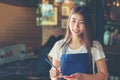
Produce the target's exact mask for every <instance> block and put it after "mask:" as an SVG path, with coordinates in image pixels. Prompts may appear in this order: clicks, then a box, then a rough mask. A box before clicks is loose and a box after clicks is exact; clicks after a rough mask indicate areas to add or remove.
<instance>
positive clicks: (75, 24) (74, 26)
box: [69, 13, 85, 36]
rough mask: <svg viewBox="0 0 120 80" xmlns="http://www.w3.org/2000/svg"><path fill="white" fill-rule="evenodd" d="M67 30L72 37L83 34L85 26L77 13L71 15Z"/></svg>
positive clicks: (81, 17)
mask: <svg viewBox="0 0 120 80" xmlns="http://www.w3.org/2000/svg"><path fill="white" fill-rule="evenodd" d="M69 28H70V31H71V34H72V36H79V35H81V34H82V33H83V32H84V29H85V24H84V18H83V16H82V15H80V14H78V13H74V14H72V16H71V18H70V22H69Z"/></svg>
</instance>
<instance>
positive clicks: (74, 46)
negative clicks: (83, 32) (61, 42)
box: [69, 37, 82, 49]
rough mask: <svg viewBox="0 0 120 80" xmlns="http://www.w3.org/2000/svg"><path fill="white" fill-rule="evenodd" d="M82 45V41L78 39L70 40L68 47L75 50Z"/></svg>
mask: <svg viewBox="0 0 120 80" xmlns="http://www.w3.org/2000/svg"><path fill="white" fill-rule="evenodd" d="M81 45H82V41H81V39H80V38H75V37H74V38H72V40H71V42H70V44H69V47H70V48H71V49H77V48H80V47H81Z"/></svg>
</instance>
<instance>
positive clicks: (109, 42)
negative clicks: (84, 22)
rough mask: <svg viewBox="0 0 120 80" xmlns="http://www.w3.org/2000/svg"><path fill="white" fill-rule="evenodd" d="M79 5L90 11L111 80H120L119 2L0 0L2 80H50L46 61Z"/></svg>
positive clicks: (106, 0)
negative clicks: (71, 13)
mask: <svg viewBox="0 0 120 80" xmlns="http://www.w3.org/2000/svg"><path fill="white" fill-rule="evenodd" d="M78 5H85V6H88V7H89V8H90V11H91V14H92V22H93V26H94V29H95V35H96V37H97V40H98V41H99V42H100V43H101V44H102V46H103V50H104V52H105V55H106V63H107V68H108V73H109V77H108V80H120V62H119V61H120V0H0V37H1V39H0V80H50V76H49V70H50V68H51V66H50V65H49V64H48V63H47V62H46V61H45V60H44V58H47V57H48V53H49V51H50V50H51V49H52V47H53V45H54V44H55V42H56V41H58V40H60V39H62V38H64V35H65V31H66V23H67V19H68V16H69V13H70V10H71V9H72V8H73V7H75V6H78ZM112 35H115V36H117V37H115V39H114V41H113V37H112Z"/></svg>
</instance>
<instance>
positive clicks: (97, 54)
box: [48, 39, 105, 61]
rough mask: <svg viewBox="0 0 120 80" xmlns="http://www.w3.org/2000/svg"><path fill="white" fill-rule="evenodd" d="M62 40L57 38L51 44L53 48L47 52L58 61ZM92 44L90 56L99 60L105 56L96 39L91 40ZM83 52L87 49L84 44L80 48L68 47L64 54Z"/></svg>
mask: <svg viewBox="0 0 120 80" xmlns="http://www.w3.org/2000/svg"><path fill="white" fill-rule="evenodd" d="M63 42H64V40H63V39H62V40H59V41H57V42H56V43H55V45H54V46H53V48H52V49H51V51H50V53H49V54H48V55H49V56H50V57H52V58H53V59H56V60H58V61H60V58H61V55H62V49H63V48H61V45H62V44H63ZM93 46H94V47H92V48H91V53H92V58H93V60H94V61H97V60H100V59H102V58H105V54H104V51H103V48H102V46H101V44H100V43H99V42H98V41H93ZM70 53H72V54H78V53H79V54H85V53H87V49H86V47H85V45H82V46H81V47H80V48H78V49H74V50H72V49H70V48H69V47H68V49H67V51H66V54H70Z"/></svg>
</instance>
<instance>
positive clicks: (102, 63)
mask: <svg viewBox="0 0 120 80" xmlns="http://www.w3.org/2000/svg"><path fill="white" fill-rule="evenodd" d="M96 66H97V69H98V72H97V73H96V74H82V73H75V74H72V76H76V77H75V78H73V79H71V78H66V77H64V78H65V79H67V80H74V79H76V80H108V72H107V66H106V60H105V59H100V60H98V61H96Z"/></svg>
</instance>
